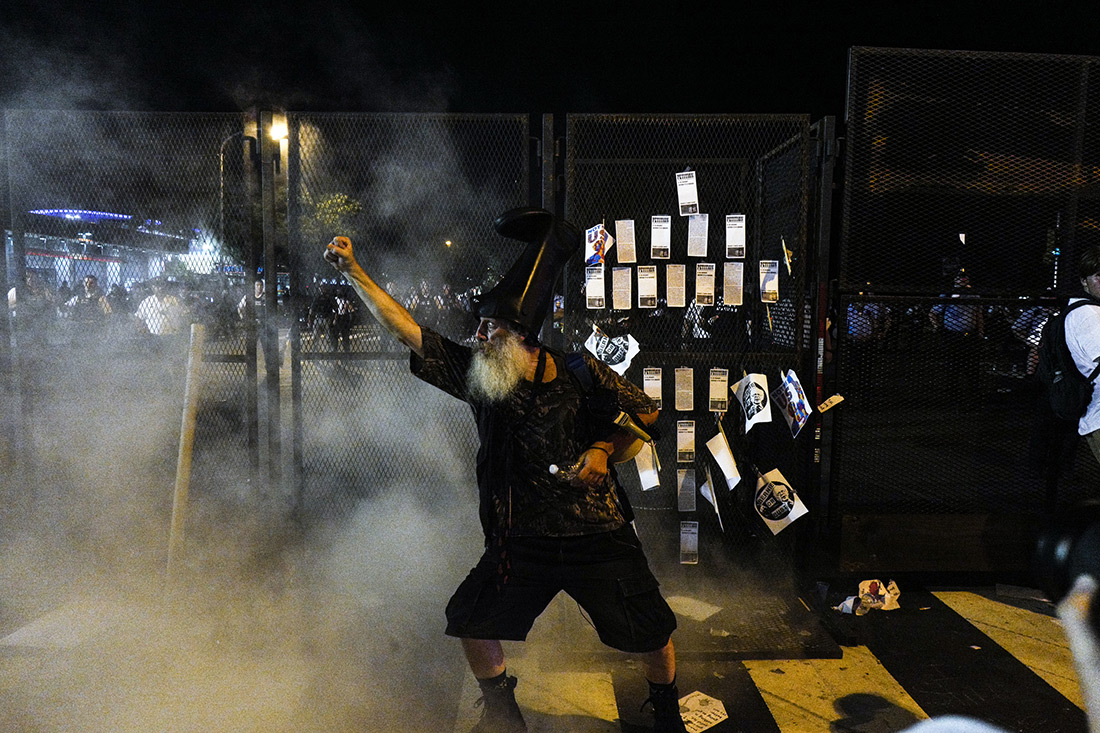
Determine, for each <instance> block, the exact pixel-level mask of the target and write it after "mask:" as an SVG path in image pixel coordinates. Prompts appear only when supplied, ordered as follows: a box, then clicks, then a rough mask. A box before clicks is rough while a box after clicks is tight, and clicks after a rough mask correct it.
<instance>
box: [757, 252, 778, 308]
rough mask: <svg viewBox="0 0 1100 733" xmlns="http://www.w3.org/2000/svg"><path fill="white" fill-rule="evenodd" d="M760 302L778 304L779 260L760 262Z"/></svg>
mask: <svg viewBox="0 0 1100 733" xmlns="http://www.w3.org/2000/svg"><path fill="white" fill-rule="evenodd" d="M760 302H761V303H778V302H779V260H760Z"/></svg>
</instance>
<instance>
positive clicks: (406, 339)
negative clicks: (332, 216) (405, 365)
mask: <svg viewBox="0 0 1100 733" xmlns="http://www.w3.org/2000/svg"><path fill="white" fill-rule="evenodd" d="M325 259H326V260H327V261H328V262H329V263H330V264H331V265H332V266H333V267H335V268H336V269H337V270H338V271H339V272H340V273H341V274H343V276H344V277H345V278H346V279H347V281H348V282H349V283H351V286H352V288H354V289H355V292H356V293H357V294H358V295H359V298H360V300H362V301H363V302H364V303H365V304H366V306H367V310H369V311H370V312H371V315H373V316H374V318H375V320H377V321H378V322H379V323H381V324H382V326H383V327H384V328H385V329H386V330H387V331H389V332H390V333H392V334H393V335H394V336H396V337H397V339H398V340H399V341H400V342H401V343H403V344H405V345H406V346H408V347H409V348H410V349H412V350H413V351H415V352H416V354H417V355H418V356H423V355H424V344H423V341H422V340H421V337H420V324H419V323H417V322H416V319H414V318H413V317H412V314H411V313H409V312H408V311H407V310H405V307H404V306H402V305H401V304H400V303H398V302H397V301H396V300H394V299H393V297H392V296H391V295H390V294H389V293H387V292H386V291H385V290H383V289H382V288H381V287H380V286H379V285H378V283H376V282H375V281H374V280H373V279H371V276H370V275H368V274H367V272H366V270H364V269H363V268H362V266H360V264H359V263H358V262H357V261H356V259H355V254H354V252H353V251H352V246H351V240H350V239H348V238H347V237H334V238H333V240H332V241H331V242H329V243H328V245H326V249H325Z"/></svg>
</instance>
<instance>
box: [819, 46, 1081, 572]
mask: <svg viewBox="0 0 1100 733" xmlns="http://www.w3.org/2000/svg"><path fill="white" fill-rule="evenodd" d="M1098 62H1100V59H1095V58H1084V57H1060V56H1036V55H1022V54H992V53H966V52H941V51H915V50H894V49H867V48H858V49H854V50H853V51H852V56H851V65H850V78H849V99H848V113H847V114H848V134H847V139H848V147H847V158H846V172H845V195H844V203H843V221H842V228H843V234H842V242H841V244H840V247H839V253H840V254H839V296H840V297H839V298H838V299H837V301H836V303H835V310H834V312H833V314H832V315H833V317H834V319H835V321H836V324H837V338H836V343H837V351H836V361H835V369H836V378H837V391H838V392H840V393H841V394H843V395H844V397H845V403H844V406H843V408H842V409H840V410H838V412H837V416H836V424H835V427H836V432H835V441H836V442H835V446H834V456H833V457H834V463H833V472H832V478H833V484H834V486H833V496H834V497H835V500H836V502H837V504H836V509H837V514H838V516H849V517H851V516H858V515H876V514H878V515H888V516H894V517H895V518H896V517H899V516H908V517H911V518H919V517H929V516H932V517H936V516H938V517H939V518H936V519H928V520H920V519H914V520H913V521H895V522H894V524H895V526H896V527H897V528H898V529H896V530H895V531H894V533H893V534H894V538H895V541H894V544H897V545H898V547H896V548H895V550H896V551H898V552H901V551H902V549H903V548H901V547H900V545H901V544H905V543H912V544H908V545H907V546H906V547H905V548H904V549H905V550H907V551H908V554H909V556H910V558H913V557H919V556H921V555H922V554H925V556H926V557H931V556H935V557H937V558H938V560H937V561H934V562H933V563H932V564H933V565H934V564H935V562H939V563H940V568H939V569H978V570H986V569H993V568H994V567H997V563H999V562H1003V563H1004V564H1003V566H1002V567H1009V568H1021V567H1024V566H1026V562H1027V559H1028V558H1027V557H1026V552H1027V549H1028V548H1027V547H1026V544H1027V543H1026V540H1025V538H1024V533H1023V532H1018V531H1015V530H1012V532H1010V533H1013V534H1014V538H1013V539H1014V540H1015V541H1019V543H1020V544H1019V546H1018V547H1016V548H1014V549H1013V550H1012V551H1011V552H1008V553H1006V554H1005V555H1004V556H1002V557H998V558H996V559H995V560H994V559H992V558H991V557H986V556H983V552H982V551H979V552H977V553H975V552H972V549H973V544H984V545H986V546H987V547H988V546H990V545H992V544H994V542H995V540H991V537H990V536H986V537H976V536H975V537H973V539H974V540H975V542H974V543H971V542H969V541H968V540H967V538H963V537H961V535H960V537H959V538H958V539H959V541H957V542H955V543H953V545H948V547H949V546H954V547H956V548H958V552H959V553H960V554H962V553H968V554H969V555H970V558H969V559H968V560H967V561H966V562H959V561H958V559H957V558H951V557H948V555H947V554H944V553H942V552H941V553H939V554H937V551H935V550H933V551H931V552H928V553H924V552H923V549H927V547H928V545H930V544H931V542H929V541H928V539H927V538H926V539H924V540H921V539H919V538H916V537H914V536H913V535H906V532H907V531H908V530H909V529H911V528H913V527H916V526H924V525H922V522H925V521H927V522H930V523H931V524H929V525H928V526H931V525H932V524H936V525H937V526H941V527H944V526H947V525H946V524H945V522H946V521H947V519H946V518H947V517H950V516H959V517H969V518H970V523H971V526H972V527H973V526H976V525H977V524H978V523H979V522H980V521H981V518H982V517H986V516H989V515H1015V516H1021V517H1026V516H1035V515H1036V514H1039V513H1041V512H1043V511H1045V510H1048V509H1051V508H1053V507H1054V506H1055V505H1056V504H1059V503H1065V502H1072V501H1075V500H1077V499H1080V498H1082V497H1083V496H1087V495H1090V494H1092V493H1094V492H1095V487H1096V486H1097V485H1100V483H1098V482H1100V471H1098V470H1097V469H1098V467H1097V466H1096V464H1095V460H1093V459H1092V456H1091V455H1088V451H1087V449H1085V448H1084V446H1083V445H1080V446H1079V445H1076V440H1075V438H1074V436H1073V435H1069V436H1062V435H1060V434H1059V433H1060V431H1058V430H1056V428H1055V426H1054V425H1052V424H1051V423H1049V421H1048V419H1047V418H1046V417H1045V416H1044V413H1043V412H1042V410H1040V409H1038V407H1037V405H1038V403H1037V398H1038V385H1037V384H1036V381H1035V377H1034V368H1035V346H1036V344H1037V339H1038V333H1039V329H1040V328H1041V326H1042V324H1043V323H1044V322H1045V320H1046V318H1047V317H1049V315H1050V314H1051V313H1053V312H1055V311H1056V310H1057V309H1058V308H1059V307H1060V306H1061V305H1062V304H1064V302H1065V296H1067V295H1071V294H1073V293H1074V292H1076V291H1078V290H1079V289H1080V284H1079V279H1078V277H1077V275H1076V266H1075V262H1076V258H1077V253H1079V252H1080V251H1081V249H1082V248H1083V247H1084V246H1085V245H1087V244H1090V243H1094V242H1097V241H1098V239H1097V231H1098V230H1097V227H1096V225H1095V222H1094V221H1093V219H1094V218H1095V215H1096V211H1095V209H1096V197H1095V195H1094V194H1093V193H1092V188H1093V184H1092V183H1090V181H1092V180H1093V179H1095V175H1096V174H1095V171H1096V170H1100V167H1098V166H1100V147H1098V145H1100V135H1097V133H1096V130H1097V129H1098V128H1097V124H1096V122H1097V115H1098V114H1100V112H1098V106H1097V104H1096V102H1097V101H1100V100H1097V99H1096V95H1097V90H1096V88H1097V82H1096V81H1095V77H1096V72H1097V71H1098V70H1100V68H1098V67H1097V63H1098ZM1090 77H1091V78H1090ZM1061 432H1064V431H1061ZM1063 437H1065V438H1066V440H1067V442H1063V441H1062V440H1061V438H1063ZM876 521H877V520H876ZM960 526H962V525H960ZM880 529H881V528H880ZM1017 529H1018V528H1017ZM859 533H863V534H864V535H875V537H876V539H874V540H867V541H866V543H865V544H861V545H860V546H859V552H861V553H863V555H862V556H861V557H858V558H852V559H853V561H854V562H856V563H857V564H858V563H859V562H862V561H867V560H871V558H872V557H873V556H874V555H875V550H874V549H873V548H874V546H875V545H876V543H878V549H879V550H883V549H884V548H885V547H886V546H889V545H890V544H891V540H890V538H889V535H890V533H889V532H884V531H880V530H869V529H868V527H867V526H862V527H859V528H857V529H856V534H859ZM934 534H936V532H935V531H932V532H931V533H930V534H929V536H931V535H934ZM903 535H905V537H904V538H902V536H903ZM864 540H866V537H864ZM922 543H923V544H922ZM939 546H940V547H944V545H942V544H941V545H939ZM922 548H923V549H922ZM967 548H970V549H967ZM1012 553H1015V555H1014V556H1013V554H1012ZM975 555H977V556H979V557H977V559H976V560H973V558H974V556H975ZM891 559H892V558H889V553H888V552H885V551H884V553H883V555H881V556H879V560H880V561H881V562H887V563H888V562H890V561H891ZM971 560H973V561H971ZM902 566H903V567H904V564H903V565H902Z"/></svg>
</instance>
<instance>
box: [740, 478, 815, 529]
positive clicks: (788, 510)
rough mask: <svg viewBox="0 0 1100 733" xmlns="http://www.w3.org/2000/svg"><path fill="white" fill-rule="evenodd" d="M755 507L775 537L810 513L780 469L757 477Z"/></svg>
mask: <svg viewBox="0 0 1100 733" xmlns="http://www.w3.org/2000/svg"><path fill="white" fill-rule="evenodd" d="M753 506H754V507H755V508H756V513H757V514H759V515H760V518H761V519H763V520H764V523H765V524H766V525H768V529H770V530H771V531H772V534H773V535H776V534H779V533H780V532H782V531H783V530H784V529H785V528H786V527H787V526H789V525H790V523H791V522H793V521H794V520H796V519H798V518H799V517H801V516H802V515H803V514H806V513H807V511H808V510H807V509H806V505H805V504H803V503H802V499H800V498H798V494H796V493H795V491H794V489H792V488H791V485H790V484H789V483H788V482H787V479H786V478H784V477H783V474H782V473H780V471H779V469H778V468H777V469H774V470H772V471H768V472H767V473H765V474H764V475H762V476H758V477H757V479H756V498H755V499H754V501H753Z"/></svg>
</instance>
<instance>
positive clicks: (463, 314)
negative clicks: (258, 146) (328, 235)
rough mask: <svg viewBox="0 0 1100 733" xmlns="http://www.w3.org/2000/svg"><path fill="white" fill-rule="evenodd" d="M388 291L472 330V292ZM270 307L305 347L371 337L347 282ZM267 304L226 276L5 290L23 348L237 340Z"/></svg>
mask: <svg viewBox="0 0 1100 733" xmlns="http://www.w3.org/2000/svg"><path fill="white" fill-rule="evenodd" d="M391 284H392V283H391ZM394 289H395V292H403V297H402V304H403V305H404V306H405V307H406V308H407V309H408V310H409V311H410V312H412V313H415V314H416V315H417V318H419V319H421V320H422V321H423V322H424V323H426V324H429V325H430V326H431V327H432V328H434V329H437V330H439V331H440V332H441V333H453V334H455V335H456V336H458V335H461V334H465V333H467V332H468V331H469V330H470V323H471V319H472V316H471V306H470V296H471V294H472V293H461V294H460V293H455V292H454V291H453V290H452V288H451V286H450V285H448V284H443V285H442V286H441V287H438V288H433V287H432V285H431V284H430V283H429V282H428V280H426V279H423V280H421V281H420V282H419V283H418V284H416V285H414V286H408V287H406V288H404V289H403V290H402V288H400V287H398V286H396V285H395V286H394ZM250 301H251V302H250ZM276 303H277V308H278V311H277V313H276V314H275V319H276V323H277V325H278V327H279V328H289V327H290V325H291V324H292V323H293V322H295V321H297V322H298V324H299V325H300V327H301V334H302V339H303V343H304V344H305V348H309V349H311V350H315V351H322V350H327V351H343V352H348V351H352V350H356V347H355V346H354V345H353V342H354V340H355V339H357V338H369V337H371V336H372V335H375V329H374V328H373V324H372V323H371V322H370V319H364V318H363V317H362V314H361V313H360V310H359V308H358V307H357V305H358V299H357V298H356V297H355V295H354V293H352V292H351V289H350V288H349V287H348V286H347V284H346V283H342V282H335V281H332V282H330V281H325V280H321V279H317V280H315V281H314V282H312V283H310V284H308V285H307V286H306V287H305V288H303V290H302V292H301V293H299V294H298V295H297V296H295V295H294V294H292V293H291V292H290V291H289V290H288V289H286V288H285V287H280V288H279V291H278V293H277V297H276ZM265 304H266V298H265V296H264V286H263V281H262V280H255V281H253V282H252V283H250V284H249V285H246V284H245V283H243V282H241V281H239V280H237V281H230V280H229V279H228V278H225V279H222V281H221V282H219V283H217V284H216V285H215V286H213V287H211V285H210V283H209V282H204V283H203V284H202V285H200V286H196V285H194V284H191V283H188V282H184V281H178V280H174V279H169V278H164V277H160V278H152V279H149V280H146V281H141V282H136V283H131V284H129V285H128V286H124V285H123V284H121V283H118V282H115V283H111V284H110V285H109V286H107V287H104V285H103V283H102V282H100V279H99V277H98V276H96V275H94V274H88V275H86V276H84V277H82V278H81V279H80V280H78V281H77V282H75V283H74V284H73V285H70V284H69V282H68V281H62V282H61V283H60V284H59V285H58V286H57V287H56V288H53V287H51V286H49V285H48V284H47V283H46V280H45V279H44V278H43V277H42V276H41V275H40V274H39V273H36V272H28V273H27V276H26V280H25V283H24V287H23V288H18V289H17V288H15V287H12V288H11V289H10V290H9V291H8V309H9V312H10V314H11V315H12V317H13V324H14V333H15V335H16V340H17V343H22V344H25V345H34V344H39V345H41V344H46V343H51V342H53V343H58V344H65V345H71V344H74V343H80V342H89V343H91V342H96V343H120V342H121V341H124V340H127V339H147V340H154V341H155V340H169V339H171V338H172V337H174V336H180V335H186V334H188V333H189V332H190V324H192V323H201V324H203V325H204V326H205V327H206V338H207V339H208V340H210V339H215V340H217V339H226V338H237V337H240V336H241V335H242V334H243V332H244V325H245V323H246V322H247V321H248V320H249V319H250V318H251V319H255V318H256V317H257V316H258V315H259V314H261V313H262V312H263V309H264V308H265ZM358 348H359V349H360V350H361V349H363V348H370V347H365V346H359V347H358Z"/></svg>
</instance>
